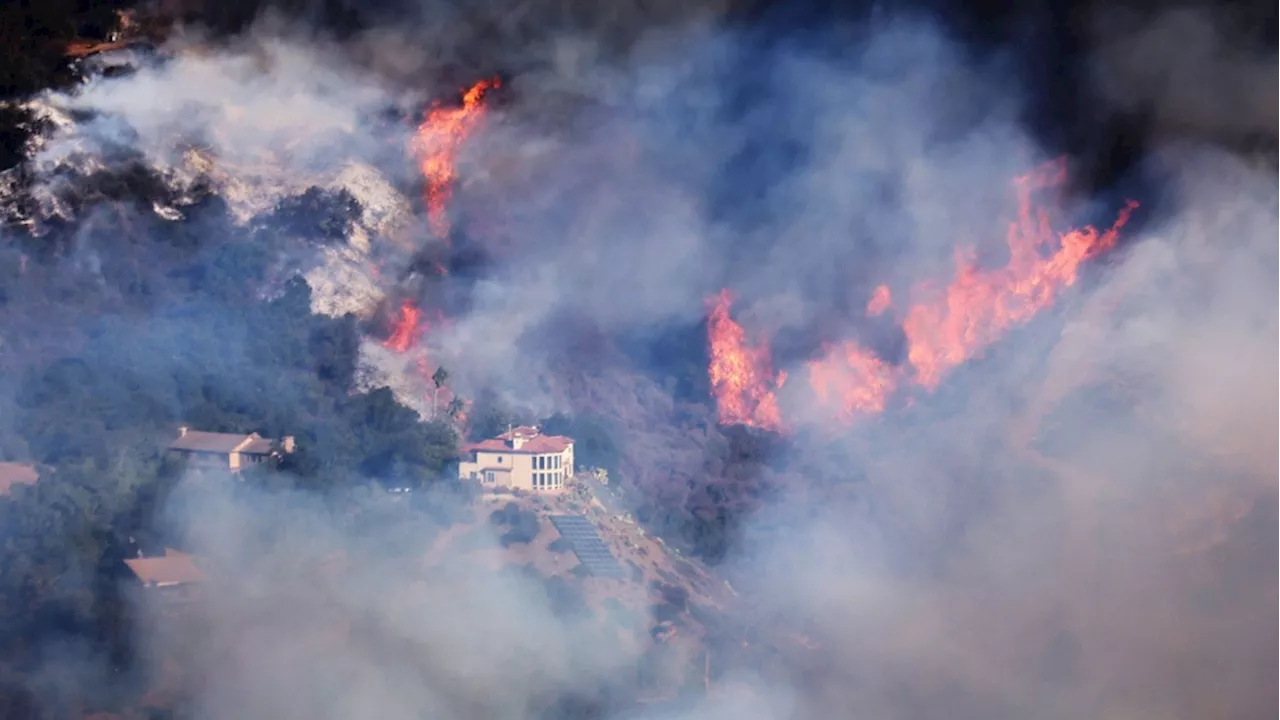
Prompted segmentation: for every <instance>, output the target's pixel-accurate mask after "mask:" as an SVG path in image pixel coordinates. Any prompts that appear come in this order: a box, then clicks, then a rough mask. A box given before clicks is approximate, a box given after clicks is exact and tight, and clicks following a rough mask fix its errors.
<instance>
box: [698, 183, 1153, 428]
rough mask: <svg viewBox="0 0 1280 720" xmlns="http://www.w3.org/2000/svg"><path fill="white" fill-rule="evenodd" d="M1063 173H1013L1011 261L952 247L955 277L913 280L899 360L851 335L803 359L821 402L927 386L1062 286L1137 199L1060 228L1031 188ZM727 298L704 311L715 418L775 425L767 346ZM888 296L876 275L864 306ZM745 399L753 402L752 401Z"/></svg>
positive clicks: (842, 408) (874, 306)
mask: <svg viewBox="0 0 1280 720" xmlns="http://www.w3.org/2000/svg"><path fill="white" fill-rule="evenodd" d="M1065 180H1066V164H1065V162H1064V161H1062V160H1058V161H1053V162H1050V163H1046V164H1045V165H1042V166H1040V167H1039V168H1037V169H1036V170H1034V171H1032V172H1031V173H1029V174H1027V175H1024V176H1021V177H1019V178H1017V179H1016V180H1015V181H1014V188H1015V190H1016V194H1017V200H1018V215H1017V220H1016V221H1015V222H1013V223H1011V224H1010V227H1009V231H1008V234H1007V236H1006V242H1007V244H1008V248H1009V262H1008V263H1007V264H1006V265H1005V266H1004V267H1002V268H998V269H995V270H984V269H982V268H979V267H978V265H977V263H976V261H975V259H974V257H975V253H974V251H973V250H972V249H968V248H962V249H960V250H957V252H956V272H955V277H954V278H953V279H952V280H951V282H950V284H949V285H947V286H946V287H945V288H944V289H942V290H941V291H938V290H936V289H933V286H930V285H929V284H920V285H918V286H917V287H916V288H914V290H913V297H914V298H916V301H915V302H914V303H912V304H911V305H910V306H909V307H908V308H907V309H906V311H905V312H903V313H901V314H899V315H896V317H900V318H902V329H903V333H904V334H905V336H906V341H907V352H906V363H905V365H904V366H894V365H892V364H890V363H889V362H887V361H885V360H884V359H882V358H880V357H879V356H878V355H876V353H874V352H873V351H871V350H869V349H867V348H864V347H862V346H861V345H859V344H858V343H857V342H855V341H852V340H850V341H845V342H842V343H839V344H837V345H833V346H828V347H827V348H826V353H825V355H824V356H823V357H822V358H821V359H819V360H814V361H811V362H809V363H808V364H807V367H808V371H809V384H810V387H811V388H812V389H813V391H814V394H815V396H816V397H817V399H818V401H819V403H821V404H822V406H823V407H825V408H826V410H827V411H829V412H830V413H832V414H833V415H836V416H839V417H843V418H845V419H851V418H853V417H855V416H858V415H867V414H875V413H880V412H883V411H884V409H885V408H886V407H887V405H888V401H889V399H890V397H891V396H892V395H893V394H894V393H895V392H896V391H897V390H898V389H899V388H902V387H904V386H915V387H919V388H923V389H924V390H926V391H930V390H933V389H934V388H936V387H937V386H938V385H939V383H941V381H942V378H943V377H944V376H945V375H946V374H947V372H949V371H950V370H952V369H953V368H955V367H956V366H958V365H960V364H961V363H963V362H965V361H967V360H969V359H970V358H972V357H974V356H975V355H976V354H978V353H979V352H981V351H982V350H983V349H984V348H986V347H987V346H989V345H991V344H992V343H994V342H996V341H997V340H999V339H1000V337H1001V336H1003V335H1004V333H1005V332H1006V331H1008V330H1009V329H1010V328H1012V327H1014V326H1016V325H1020V324H1022V323H1025V322H1027V321H1028V320H1030V319H1031V318H1032V317H1034V316H1035V314H1036V313H1038V312H1039V311H1041V310H1043V309H1044V308H1046V307H1049V306H1050V305H1052V304H1053V301H1054V300H1055V298H1056V297H1057V295H1058V293H1060V292H1061V291H1062V289H1063V288H1066V287H1069V286H1071V285H1073V284H1075V282H1076V279H1077V277H1078V272H1079V268H1080V264H1081V263H1083V262H1084V261H1085V260H1088V259H1090V258H1093V257H1096V256H1098V255H1100V254H1102V253H1104V252H1106V251H1108V250H1110V249H1112V248H1113V247H1115V244H1116V240H1117V239H1118V237H1119V233H1120V229H1121V228H1122V227H1124V225H1125V223H1126V222H1128V220H1129V217H1130V216H1131V214H1132V213H1133V210H1134V209H1135V208H1136V207H1137V205H1138V204H1137V203H1136V202H1133V201H1129V202H1128V203H1126V204H1125V206H1124V207H1123V208H1122V209H1121V210H1120V212H1119V214H1118V216H1117V218H1116V220H1115V222H1114V223H1113V224H1112V225H1111V227H1110V228H1109V229H1107V230H1106V231H1105V232H1098V231H1097V230H1096V229H1094V228H1092V227H1084V228H1080V229H1074V230H1070V231H1067V232H1065V233H1062V234H1058V233H1056V232H1055V231H1054V230H1053V229H1052V228H1051V226H1050V223H1049V216H1048V213H1047V212H1046V211H1044V210H1042V209H1038V208H1036V207H1035V205H1034V200H1035V195H1036V193H1037V192H1039V191H1044V190H1047V189H1050V188H1054V187H1058V186H1060V185H1062V183H1063V182H1065ZM727 298H728V294H727V291H726V292H725V293H722V294H721V296H720V301H719V302H718V303H716V304H715V306H714V308H713V310H712V315H711V319H710V320H709V321H708V327H709V332H710V333H711V336H712V349H713V352H712V365H711V373H710V374H711V381H712V387H713V389H714V390H715V395H716V400H717V402H718V404H719V408H720V421H721V422H722V423H742V424H748V425H752V424H756V425H765V426H769V427H776V426H779V425H780V424H781V422H780V420H779V419H777V417H776V415H777V404H776V402H775V401H774V399H773V394H772V391H770V390H769V386H768V382H767V379H768V373H769V372H770V370H769V368H770V365H769V355H768V348H767V346H762V347H761V348H758V349H751V348H747V347H746V346H745V345H744V341H743V338H742V330H741V328H739V327H738V326H737V325H736V324H735V323H734V322H733V320H732V319H731V318H730V317H729V315H728V310H729V307H728V306H729V303H728V300H727ZM891 306H892V296H891V295H890V292H889V288H888V286H886V285H880V286H878V287H877V288H876V289H875V290H874V291H873V293H872V295H871V299H870V300H869V301H868V303H867V306H866V314H867V316H868V317H875V316H879V315H883V314H884V313H886V312H887V311H889V309H890V308H891ZM757 399H758V400H757ZM750 401H755V402H756V405H755V406H754V408H753V407H752V406H751V404H750ZM909 401H910V399H909V398H908V402H909ZM761 408H767V409H768V412H771V413H772V414H773V415H772V419H773V422H772V423H768V424H766V423H761V422H760V409H761Z"/></svg>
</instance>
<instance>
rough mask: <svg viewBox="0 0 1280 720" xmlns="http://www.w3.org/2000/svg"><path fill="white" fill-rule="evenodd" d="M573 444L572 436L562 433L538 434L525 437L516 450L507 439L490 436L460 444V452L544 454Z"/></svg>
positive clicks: (563, 449)
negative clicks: (485, 438)
mask: <svg viewBox="0 0 1280 720" xmlns="http://www.w3.org/2000/svg"><path fill="white" fill-rule="evenodd" d="M572 444H573V438H570V437H565V436H563V435H538V436H535V437H526V439H525V441H524V444H523V445H521V446H520V449H519V450H517V449H515V448H513V447H511V444H510V443H509V442H508V441H507V440H503V439H501V438H490V439H488V440H481V441H480V442H478V443H469V444H466V445H463V446H462V452H464V453H471V452H475V451H477V450H479V451H481V452H502V453H511V454H512V455H544V454H548V453H560V452H564V451H565V450H567V449H568V448H569V446H570V445H572Z"/></svg>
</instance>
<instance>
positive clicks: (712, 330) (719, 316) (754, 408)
mask: <svg viewBox="0 0 1280 720" xmlns="http://www.w3.org/2000/svg"><path fill="white" fill-rule="evenodd" d="M708 305H709V306H710V308H711V312H710V315H709V317H708V318H707V337H708V340H709V344H710V346H711V362H710V365H709V366H708V368H707V370H708V373H709V375H710V377H711V392H712V394H713V395H714V396H715V398H716V408H717V411H718V413H719V417H720V422H721V424H726V425H750V426H752V427H759V428H764V429H766V430H781V429H782V416H781V414H780V413H779V412H778V398H777V395H776V394H775V390H776V389H777V388H780V387H782V384H783V383H784V382H786V379H787V376H786V373H778V374H777V375H774V373H773V360H772V358H771V354H770V352H769V346H768V345H764V344H762V345H759V346H756V347H753V346H751V345H750V344H748V342H747V337H746V333H745V332H744V331H743V329H742V326H740V325H738V323H736V322H734V321H733V318H732V317H730V315H729V308H730V307H731V306H732V305H733V295H732V294H731V293H730V292H729V291H728V290H722V291H720V293H719V294H718V295H716V296H715V297H713V298H712V299H711V300H710V301H709V303H708Z"/></svg>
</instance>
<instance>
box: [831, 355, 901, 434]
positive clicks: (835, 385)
mask: <svg viewBox="0 0 1280 720" xmlns="http://www.w3.org/2000/svg"><path fill="white" fill-rule="evenodd" d="M809 385H810V386H811V387H812V388H813V391H814V392H815V393H816V394H817V396H818V400H819V401H820V402H821V403H822V404H824V405H825V406H827V407H831V408H835V409H836V410H837V411H838V412H839V414H840V415H841V416H843V417H845V418H851V417H853V416H855V415H863V414H873V413H878V412H883V411H884V408H885V404H886V403H887V401H888V399H889V396H890V395H891V394H893V391H894V390H896V389H897V387H898V379H897V377H895V374H894V367H893V366H892V365H890V364H889V363H887V362H885V361H884V360H881V359H880V358H879V357H877V356H876V354H875V353H873V352H871V351H869V350H866V349H864V348H862V347H861V346H860V345H858V344H857V343H855V342H853V341H848V342H844V343H841V344H840V345H839V346H837V347H834V348H828V350H827V356H826V358H825V359H823V360H821V361H815V362H810V363H809Z"/></svg>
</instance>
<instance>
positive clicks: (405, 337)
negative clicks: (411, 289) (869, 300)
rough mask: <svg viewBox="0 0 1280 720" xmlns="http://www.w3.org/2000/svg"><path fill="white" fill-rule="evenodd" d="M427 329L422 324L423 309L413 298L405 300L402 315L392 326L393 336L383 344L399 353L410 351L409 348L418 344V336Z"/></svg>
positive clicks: (401, 309) (401, 308)
mask: <svg viewBox="0 0 1280 720" xmlns="http://www.w3.org/2000/svg"><path fill="white" fill-rule="evenodd" d="M425 330H426V328H425V326H423V324H422V310H420V309H418V306H417V305H414V304H413V301H412V300H405V301H404V304H403V305H401V306H400V316H399V317H398V318H396V321H395V324H394V325H393V326H392V327H391V336H390V337H388V338H387V339H386V342H384V343H382V344H383V346H384V347H386V348H387V349H389V350H394V351H396V352H398V353H402V352H408V350H409V348H411V347H413V346H414V345H416V344H418V338H420V337H421V336H422V333H423V332H424V331H425Z"/></svg>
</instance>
